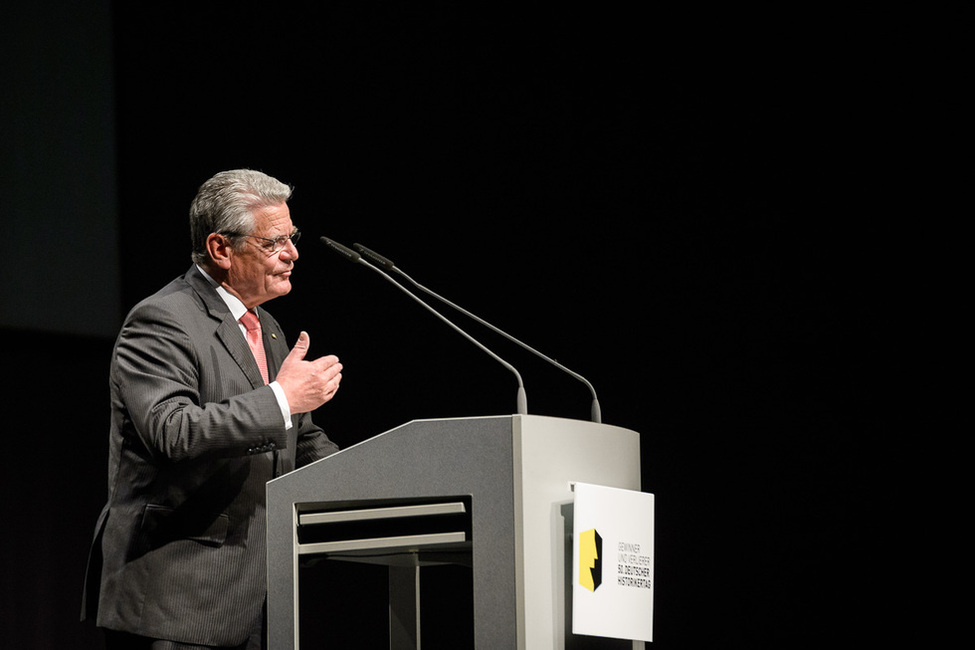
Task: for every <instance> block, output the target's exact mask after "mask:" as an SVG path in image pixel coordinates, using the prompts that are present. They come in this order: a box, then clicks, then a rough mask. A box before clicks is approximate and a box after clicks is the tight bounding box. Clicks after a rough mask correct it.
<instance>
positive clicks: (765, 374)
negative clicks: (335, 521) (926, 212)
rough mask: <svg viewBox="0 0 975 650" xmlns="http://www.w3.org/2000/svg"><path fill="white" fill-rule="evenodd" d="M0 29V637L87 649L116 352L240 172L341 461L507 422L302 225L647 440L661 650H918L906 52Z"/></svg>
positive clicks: (779, 33) (465, 35) (127, 11)
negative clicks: (435, 432) (296, 247)
mask: <svg viewBox="0 0 975 650" xmlns="http://www.w3.org/2000/svg"><path fill="white" fill-rule="evenodd" d="M148 7H151V8H148ZM2 29H3V32H2V35H3V36H4V38H3V41H4V50H3V54H4V55H5V56H4V57H3V59H4V61H5V63H4V68H3V69H2V71H3V73H4V75H5V77H7V79H6V80H5V82H4V87H5V88H4V98H3V100H2V106H3V113H2V114H0V117H2V122H3V127H2V128H3V131H2V132H0V133H2V135H3V137H4V141H5V143H4V146H3V155H2V158H3V168H2V171H3V177H2V178H0V180H2V183H3V192H2V196H0V201H2V202H3V204H5V206H6V207H5V208H4V209H3V210H2V214H3V217H2V218H3V226H4V232H6V233H8V236H6V237H4V239H5V241H4V242H3V253H4V254H3V259H4V267H3V268H4V283H5V285H6V286H7V295H6V296H5V297H4V301H3V303H2V306H3V312H2V319H0V328H2V329H0V334H3V336H4V338H5V339H6V340H7V341H8V342H12V343H13V347H14V349H13V351H12V353H10V354H8V355H7V357H6V358H7V359H8V360H9V363H10V365H9V369H11V371H8V373H7V375H8V377H13V387H12V390H11V388H10V387H8V389H7V390H5V391H4V392H3V399H4V402H5V408H4V412H5V413H6V414H7V420H6V426H5V427H4V428H5V433H6V436H7V439H8V441H9V442H8V456H7V457H8V462H7V469H6V471H4V472H2V476H3V485H2V487H3V493H4V495H5V496H4V499H3V504H2V506H0V508H2V512H0V514H2V521H3V522H4V534H3V537H2V542H0V544H2V550H3V553H2V555H0V557H2V558H3V559H2V562H3V564H2V566H0V571H2V574H0V575H2V576H3V578H2V584H3V588H2V591H0V638H3V639H4V644H3V645H4V647H11V648H59V649H60V648H98V647H100V645H99V643H100V641H99V637H98V635H97V634H96V632H95V631H94V629H93V628H92V626H91V625H90V624H81V623H78V622H77V611H78V609H79V608H80V593H81V583H82V575H83V571H84V564H85V558H86V553H87V544H88V541H89V539H90V536H91V533H92V530H93V526H94V523H95V518H96V516H97V514H98V511H99V510H100V508H101V506H102V504H103V500H104V497H105V489H106V488H105V463H106V458H107V435H106V434H107V429H108V400H107V372H108V363H109V355H110V351H111V345H112V339H113V337H114V334H115V331H116V330H117V328H118V326H119V324H120V323H121V319H122V318H123V316H124V313H125V312H126V311H127V310H128V309H129V308H130V307H131V306H132V305H133V304H134V303H135V302H137V301H138V300H139V299H141V298H142V297H144V296H146V295H148V294H149V293H151V292H153V291H155V290H156V289H157V288H159V287H161V286H162V285H163V284H165V283H166V282H167V281H169V280H170V279H172V278H173V277H175V276H177V275H179V274H181V273H183V272H184V271H185V270H186V269H187V268H188V267H189V256H188V233H187V230H188V229H187V217H186V215H187V211H188V207H189V203H190V201H191V199H192V197H193V195H194V194H195V192H196V189H197V187H198V186H199V185H200V184H201V183H202V182H203V181H204V180H206V178H208V177H209V176H211V175H212V174H213V173H215V172H216V171H219V170H223V169H230V168H236V167H251V168H256V169H261V170H263V171H265V172H267V173H269V174H271V175H273V176H276V177H277V178H279V179H281V180H283V181H285V182H287V183H290V184H292V185H294V187H295V194H294V197H293V199H292V201H291V211H292V217H293V220H294V222H295V224H296V225H298V226H299V227H300V228H301V229H302V231H303V233H304V235H305V239H303V240H302V242H301V247H300V252H301V259H300V260H299V262H298V267H297V271H296V274H295V276H294V278H293V285H294V289H293V291H292V293H291V294H290V295H289V296H287V297H285V298H282V299H279V300H277V301H275V302H274V303H272V304H270V305H269V307H270V309H271V310H272V312H273V313H274V314H275V316H276V317H277V318H278V320H279V321H280V322H281V323H282V325H283V326H284V327H285V330H286V331H287V332H288V333H289V335H290V337H291V338H292V340H293V338H294V337H295V336H296V335H297V333H298V332H299V331H300V330H302V329H304V330H307V331H308V332H309V333H310V335H311V341H312V346H311V352H312V354H313V355H319V354H325V353H335V354H338V355H339V356H340V357H341V358H342V361H343V363H344V364H345V368H346V370H345V372H344V380H343V385H342V390H341V392H340V393H339V396H338V397H337V398H336V400H335V401H334V402H332V403H330V404H328V405H326V406H325V407H323V408H322V409H321V410H320V412H319V413H318V416H317V420H318V422H319V423H321V424H322V425H323V426H324V427H325V428H326V429H327V430H328V431H329V432H330V435H331V436H332V437H333V438H334V439H335V440H336V441H337V442H339V443H340V444H341V445H343V446H347V445H350V444H354V443H356V442H359V441H361V440H364V439H366V438H369V437H371V436H373V435H376V434H378V433H381V432H383V431H386V430H388V429H390V428H392V427H394V426H397V425H399V424H401V423H403V422H406V421H409V420H412V419H418V418H436V417H451V416H473V415H493V414H506V413H511V412H513V411H514V408H515V401H514V399H515V387H516V385H515V382H514V380H513V378H512V376H511V375H510V373H508V371H507V370H505V369H504V368H503V367H501V366H500V365H499V364H497V363H496V362H494V361H493V360H491V359H490V358H488V357H487V356H486V355H484V354H483V352H481V351H480V350H478V349H477V348H475V347H474V346H473V345H471V344H470V343H468V342H466V341H465V340H464V339H462V338H461V337H460V336H458V335H457V334H456V333H454V332H452V331H451V330H449V329H448V328H446V327H445V326H444V325H443V324H441V323H439V322H437V321H436V320H434V319H433V318H432V317H431V316H430V315H429V314H428V313H427V312H425V311H424V310H423V309H421V308H420V307H419V306H417V305H415V304H414V303H412V302H411V301H410V300H409V299H408V298H406V297H405V296H404V295H403V294H402V293H400V292H399V291H398V290H397V289H395V288H394V287H392V286H391V285H389V284H387V283H385V282H384V281H383V280H382V279H381V278H380V277H379V276H377V275H375V274H373V273H370V272H369V271H368V270H366V269H364V268H361V267H358V266H353V265H350V264H348V263H346V262H345V261H343V260H342V259H340V258H339V257H337V256H335V255H333V254H331V253H330V252H329V251H328V250H327V249H325V248H324V247H323V246H322V245H321V244H319V243H318V242H317V241H316V240H317V238H318V237H320V236H322V235H325V236H328V237H330V238H333V239H335V240H337V241H339V242H342V243H345V244H346V245H351V244H352V243H353V242H359V243H362V244H365V245H366V246H369V247H370V248H372V249H374V250H376V251H378V252H380V253H382V254H384V255H386V256H387V257H390V258H392V259H393V260H394V261H395V262H396V264H397V265H398V266H399V267H400V268H402V269H403V270H404V271H406V272H407V273H408V274H410V275H411V276H412V277H414V278H415V279H417V280H418V281H420V282H421V283H422V284H425V285H427V286H429V287H430V288H432V289H434V290H436V291H437V292H439V293H441V294H442V295H444V296H446V297H448V298H450V299H452V300H454V301H456V302H458V303H460V304H461V305H463V306H465V307H466V308H468V309H470V310H471V311H473V312H475V313H477V314H478V315H480V316H482V317H483V318H486V319H487V320H489V321H491V322H492V323H494V324H496V325H498V326H500V327H502V328H503V329H506V330H507V331H509V332H511V333H513V334H515V335H516V336H518V337H519V338H520V339H522V340H524V341H525V342H527V343H529V344H530V345H533V346H535V347H537V348H539V349H540V350H541V351H543V352H545V353H546V354H548V355H550V356H553V357H555V358H557V359H558V360H559V361H561V362H562V363H564V364H565V365H567V366H568V367H570V368H572V369H573V370H575V371H576V372H579V373H580V374H582V375H584V376H585V377H587V378H588V379H589V380H590V381H591V382H592V383H593V384H594V385H595V387H596V390H597V392H598V394H599V399H600V403H601V405H602V411H603V420H604V422H606V423H608V424H613V425H618V426H622V427H626V428H630V429H633V430H636V431H638V432H640V433H641V440H642V467H643V489H644V491H647V492H652V493H654V494H655V495H656V504H657V515H656V517H657V518H656V529H657V540H656V548H655V552H656V586H655V598H656V606H655V612H654V618H655V638H656V639H657V640H656V641H655V643H654V644H653V645H654V647H657V648H661V649H662V648H716V647H752V648H754V647H770V648H789V647H808V646H813V647H833V646H834V645H835V644H837V643H841V642H843V643H848V642H849V643H870V644H880V643H882V642H885V641H888V640H894V639H896V640H898V641H902V642H905V641H906V642H909V641H911V640H913V639H915V638H916V637H915V636H914V634H913V633H912V631H911V630H913V625H912V620H911V617H910V616H908V615H907V611H908V610H907V602H908V596H907V592H908V591H909V587H908V578H909V576H908V575H907V571H906V570H905V568H904V565H903V556H904V553H905V549H906V548H908V547H909V544H910V542H909V540H908V538H907V536H906V535H905V534H904V530H903V522H902V521H901V520H900V519H899V517H900V516H901V515H900V513H903V512H904V511H905V510H907V511H910V509H911V508H912V507H913V502H912V499H913V497H912V496H910V495H907V494H904V493H903V492H897V491H896V490H895V488H896V486H897V485H898V480H899V479H902V478H903V477H904V476H905V475H907V470H906V460H905V458H904V456H905V454H904V453H903V452H904V451H905V450H906V448H907V443H906V442H904V440H905V439H904V438H903V437H902V436H900V435H897V433H898V430H897V425H896V424H893V425H892V424H891V423H890V422H889V421H888V420H889V416H890V414H891V410H890V407H889V405H888V404H886V403H885V402H886V399H885V397H886V395H887V390H886V386H887V384H888V383H890V382H891V381H892V380H893V381H896V379H897V378H898V376H899V374H900V373H901V372H902V370H901V368H900V365H899V364H900V360H899V358H898V357H896V356H892V355H890V354H888V353H887V349H888V348H887V343H888V333H887V327H888V326H887V320H886V317H887V315H886V312H885V307H886V306H887V304H888V299H889V298H890V297H891V296H892V295H894V291H895V287H896V286H897V285H898V281H899V278H898V277H897V272H896V271H892V267H891V266H890V264H889V261H890V259H889V258H890V251H891V240H892V235H891V234H890V232H891V230H890V222H889V220H888V219H887V217H886V216H885V215H884V214H883V211H882V210H880V209H878V205H879V204H880V203H881V202H890V201H893V200H895V198H896V196H897V194H898V192H899V188H898V187H897V186H896V183H894V182H893V181H892V180H890V176H889V175H888V174H887V173H886V172H887V169H888V167H890V166H893V162H892V160H893V159H894V158H895V157H896V155H897V151H898V150H899V147H900V145H901V144H902V139H903V137H902V136H901V137H898V136H895V135H893V131H892V129H891V125H893V124H896V123H899V122H901V121H903V120H905V119H909V117H910V116H909V115H908V113H907V109H906V108H905V106H904V103H903V102H902V101H901V97H900V95H899V93H898V91H896V90H892V89H893V88H896V87H897V83H898V80H899V78H900V77H901V76H902V75H907V74H909V72H910V70H909V68H910V64H909V63H905V62H904V60H902V59H901V57H900V52H901V49H900V45H901V44H902V41H901V39H899V37H898V36H897V35H896V34H891V33H890V32H889V30H886V29H885V25H884V23H883V21H882V20H880V19H878V18H877V17H875V16H871V17H856V16H851V15H850V14H842V15H829V16H827V15H815V16H811V15H802V14H801V13H800V12H799V11H796V12H795V13H794V14H786V13H779V14H771V15H770V14H767V13H766V14H761V15H759V14H755V15H744V14H742V13H735V14H723V15H719V14H715V13H709V14H707V15H694V14H693V13H692V12H690V11H689V12H686V13H685V14H682V15H677V14H675V13H673V12H666V11H635V10H634V9H632V8H626V7H624V6H623V5H619V6H617V5H613V4H610V5H601V6H598V7H579V8H576V9H571V10H570V9H568V8H566V7H562V6H553V7H551V8H544V9H543V8H527V7H514V8H503V7H501V6H500V5H491V6H480V5H474V4H470V3H424V4H422V5H419V6H414V5H413V4H412V3H396V4H393V3H390V5H389V6H385V5H384V6H375V5H372V4H371V3H348V4H346V3H333V2H315V3H312V2H305V3H299V2H281V3H277V4H275V5H273V6H271V5H269V4H265V3H250V2H238V3H233V4H228V5H226V6H218V5H216V4H212V3H198V4H196V5H195V6H192V8H191V5H187V6H186V8H184V9H181V8H179V4H178V3H177V4H176V5H173V4H171V3H170V4H165V5H160V4H151V5H144V6H143V3H110V2H98V3H90V5H86V6H84V7H79V6H77V5H76V3H69V2H55V1H53V0H47V1H46V2H40V3H34V4H32V5H31V6H30V8H28V7H26V6H18V7H16V8H12V10H11V14H10V15H9V20H6V21H4V26H3V28H2ZM457 322H458V323H461V324H463V325H465V326H466V325H467V323H466V322H465V321H463V320H462V319H458V321H457ZM469 331H471V332H472V333H473V334H474V335H475V336H477V337H478V338H479V339H480V340H482V342H484V343H485V344H487V345H488V346H489V347H491V348H492V349H494V350H495V351H496V352H498V354H500V355H501V356H502V357H504V358H505V359H506V360H508V361H509V362H511V363H512V364H513V365H515V366H516V367H517V368H518V369H519V371H520V372H521V373H522V375H523V377H524V379H525V385H526V390H527V394H528V403H529V411H530V412H531V413H534V414H541V415H554V416H559V417H569V418H579V419H587V418H588V416H589V405H590V399H589V393H588V391H587V389H586V388H585V387H584V386H583V385H582V384H580V383H578V382H576V381H575V380H573V379H572V378H570V377H568V376H567V375H564V374H561V373H560V372H558V371H557V370H555V369H553V368H551V367H550V366H548V365H546V364H545V363H544V362H542V361H540V360H537V359H535V358H533V357H531V356H530V355H528V354H526V353H524V352H523V351H521V350H520V349H519V348H517V347H515V346H513V345H511V344H510V343H507V342H504V341H503V340H501V339H499V338H498V337H497V336H496V335H493V334H491V333H489V332H487V331H486V330H484V329H482V328H479V327H477V326H474V325H471V326H470V327H469ZM4 367H5V368H8V366H7V363H4Z"/></svg>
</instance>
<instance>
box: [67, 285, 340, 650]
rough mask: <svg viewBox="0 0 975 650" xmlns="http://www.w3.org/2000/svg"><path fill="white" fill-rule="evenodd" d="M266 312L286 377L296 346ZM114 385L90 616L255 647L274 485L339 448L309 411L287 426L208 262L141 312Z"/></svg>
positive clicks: (270, 352) (138, 629)
mask: <svg viewBox="0 0 975 650" xmlns="http://www.w3.org/2000/svg"><path fill="white" fill-rule="evenodd" d="M258 309H259V314H260V317H261V324H262V329H263V333H264V347H265V349H266V352H267V359H268V370H269V373H270V376H271V377H272V378H273V377H274V375H275V374H276V373H277V370H278V368H279V367H280V365H281V363H282V361H283V360H284V358H285V357H286V356H287V354H288V351H289V348H288V345H287V343H286V342H285V337H284V333H283V332H282V331H281V328H280V326H279V325H278V323H277V322H276V321H275V320H274V319H273V318H272V317H271V316H270V315H269V314H268V313H267V312H266V311H264V310H262V309H260V308H258ZM110 379H111V382H110V383H111V413H112V416H111V430H110V436H111V439H110V447H109V467H108V479H109V485H108V503H107V504H106V506H105V508H104V510H103V511H102V513H101V515H100V517H99V520H98V524H97V526H96V532H95V540H94V543H93V545H92V552H91V557H90V559H89V570H88V578H87V584H86V590H85V591H86V605H85V606H83V610H84V611H83V612H82V615H83V617H84V616H85V615H89V616H90V615H92V614H93V613H94V610H95V609H96V608H97V624H98V625H99V626H101V627H106V628H109V629H115V630H122V631H127V632H131V633H134V634H139V635H142V636H147V637H151V638H160V639H170V640H175V641H182V642H187V643H196V644H201V645H219V646H223V645H236V644H239V643H242V642H243V641H244V640H245V638H246V637H247V635H248V633H249V632H251V631H252V629H253V626H254V624H255V623H256V622H257V621H259V620H260V616H261V609H262V605H263V602H264V597H265V591H266V560H265V539H266V536H265V529H266V520H265V498H266V497H265V483H267V481H269V480H270V479H272V478H273V477H275V476H278V475H280V474H282V473H284V472H288V471H290V470H292V469H294V468H295V466H296V465H297V466H301V465H303V464H306V463H308V462H311V461H314V460H318V459H319V458H323V457H325V456H327V455H329V454H331V453H333V452H335V451H337V450H338V448H337V447H336V446H335V445H334V444H333V443H332V442H331V441H330V440H329V439H328V438H327V437H326V436H325V434H324V433H323V432H322V430H321V429H320V428H318V427H317V426H316V425H315V424H314V423H313V422H312V420H311V417H310V415H308V414H302V415H300V416H293V417H292V423H293V426H292V427H291V429H289V430H286V429H285V426H284V421H283V418H282V416H281V410H280V408H279V407H278V404H277V401H276V400H275V398H274V394H273V392H272V390H271V389H270V388H269V387H268V386H265V385H264V382H263V380H262V379H261V375H260V371H259V370H258V368H257V363H256V362H255V361H254V357H253V355H252V354H251V351H250V348H248V346H247V342H246V340H245V338H244V336H243V334H242V333H241V331H240V328H239V326H238V324H237V322H236V321H235V320H234V319H233V316H231V314H230V312H229V310H228V309H227V306H226V304H225V303H224V302H223V300H222V299H221V298H220V296H219V295H218V294H217V292H216V291H215V290H214V289H213V287H211V286H210V284H209V283H208V282H207V280H206V278H205V277H203V276H202V275H201V274H200V273H199V271H198V269H197V268H196V267H195V266H194V267H192V268H191V269H190V270H189V271H188V272H187V273H186V275H184V276H183V277H181V278H178V279H176V280H174V281H173V282H171V283H170V284H169V285H167V286H166V287H165V288H163V289H162V290H161V291H160V292H158V293H156V294H155V295H153V296H151V297H149V298H147V299H146V300H144V301H143V302H141V303H140V304H139V305H137V306H136V307H135V308H134V309H133V310H132V311H131V312H130V313H129V315H128V317H127V318H126V320H125V323H124V325H123V326H122V330H121V332H120V334H119V337H118V340H117V342H116V345H115V350H114V353H113V357H112V365H111V375H110ZM99 567H100V569H101V572H100V577H99V575H98V570H99ZM96 602H97V604H96Z"/></svg>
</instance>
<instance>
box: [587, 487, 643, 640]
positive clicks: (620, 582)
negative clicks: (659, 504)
mask: <svg viewBox="0 0 975 650" xmlns="http://www.w3.org/2000/svg"><path fill="white" fill-rule="evenodd" d="M572 532H573V537H572V553H573V562H572V567H573V568H572V633H573V634H588V635H591V636H602V637H611V638H617V639H632V640H635V641H653V495H652V494H647V493H645V492H635V491H633V490H621V489H618V488H609V487H603V486H599V485H589V484H586V483H576V484H575V504H574V506H573V531H572Z"/></svg>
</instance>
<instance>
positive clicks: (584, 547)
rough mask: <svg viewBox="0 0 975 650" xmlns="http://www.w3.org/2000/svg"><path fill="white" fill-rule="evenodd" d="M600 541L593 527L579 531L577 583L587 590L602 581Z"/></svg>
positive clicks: (590, 589)
mask: <svg viewBox="0 0 975 650" xmlns="http://www.w3.org/2000/svg"><path fill="white" fill-rule="evenodd" d="M602 541H603V540H602V539H601V538H600V537H599V533H597V532H596V529H595V528H590V529H589V530H587V531H584V532H582V533H579V584H580V585H582V586H583V587H585V588H586V589H588V590H589V591H596V587H598V586H599V584H600V583H601V582H602V562H601V559H602V558H600V557H599V553H600V552H601V551H602V549H601V548H599V547H601V546H602Z"/></svg>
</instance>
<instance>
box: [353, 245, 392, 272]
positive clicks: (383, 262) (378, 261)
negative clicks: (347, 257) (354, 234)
mask: <svg viewBox="0 0 975 650" xmlns="http://www.w3.org/2000/svg"><path fill="white" fill-rule="evenodd" d="M352 247H353V248H355V249H356V250H357V251H359V252H360V253H361V254H362V256H363V257H364V258H366V259H367V260H369V261H370V262H372V263H373V264H375V265H376V266H378V267H379V268H381V269H382V270H383V271H386V272H391V271H393V270H395V268H396V265H395V264H393V262H392V260H389V259H387V258H385V257H383V256H382V255H380V254H379V253H377V252H376V251H373V250H369V249H368V248H366V247H365V246H363V245H362V244H352Z"/></svg>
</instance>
